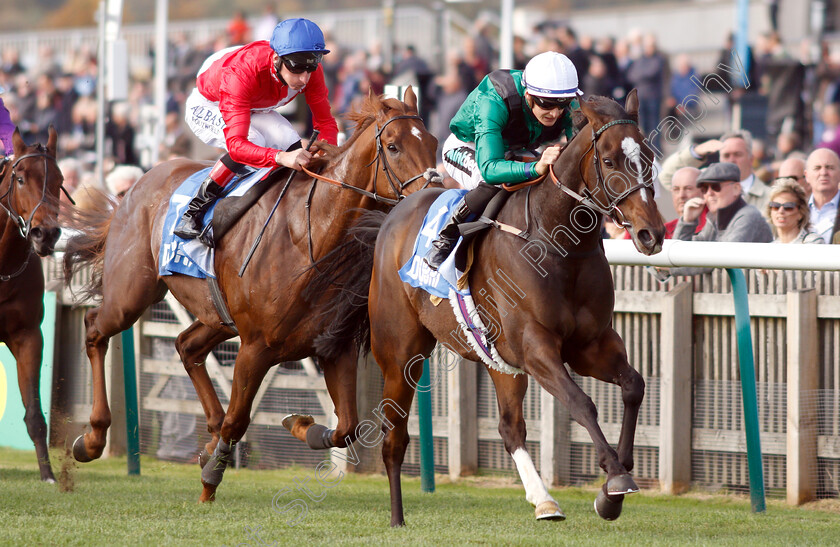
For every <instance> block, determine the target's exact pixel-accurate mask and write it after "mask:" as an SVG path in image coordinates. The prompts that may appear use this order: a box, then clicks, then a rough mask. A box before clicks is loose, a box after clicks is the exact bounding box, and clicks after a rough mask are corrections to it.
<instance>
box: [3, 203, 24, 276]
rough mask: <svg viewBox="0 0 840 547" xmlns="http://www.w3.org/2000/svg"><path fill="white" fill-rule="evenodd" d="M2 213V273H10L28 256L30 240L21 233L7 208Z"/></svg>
mask: <svg viewBox="0 0 840 547" xmlns="http://www.w3.org/2000/svg"><path fill="white" fill-rule="evenodd" d="M3 205H6V203H5V202H4V203H3ZM0 215H2V217H0V274H6V275H8V274H9V273H11V271H10V269H11V268H13V267H17V266H20V264H21V263H22V262H23V260H24V259H25V258H26V257H27V256H28V247H29V242H28V241H27V240H26V239H24V238H23V237H22V236H21V235H20V232H19V231H18V227H17V225H16V224H15V223H14V222H13V221H12V219H11V217H10V216H9V215H8V214H7V213H6V211H5V210H0Z"/></svg>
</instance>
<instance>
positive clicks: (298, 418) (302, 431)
mask: <svg viewBox="0 0 840 547" xmlns="http://www.w3.org/2000/svg"><path fill="white" fill-rule="evenodd" d="M282 423H283V427H285V428H286V429H288V430H289V433H291V434H292V437H294V438H295V439H297V440H299V441H303V442H306V430H307V429H309V426H310V425H312V424H314V423H315V418H313V417H312V416H309V415H307V414H289V415H288V416H286V417H285V418H283V422H282Z"/></svg>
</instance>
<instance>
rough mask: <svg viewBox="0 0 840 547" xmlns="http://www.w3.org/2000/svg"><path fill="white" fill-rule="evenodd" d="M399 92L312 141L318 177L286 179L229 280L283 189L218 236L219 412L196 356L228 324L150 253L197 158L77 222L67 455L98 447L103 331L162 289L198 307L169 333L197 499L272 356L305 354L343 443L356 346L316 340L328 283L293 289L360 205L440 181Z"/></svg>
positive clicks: (95, 451) (147, 179)
mask: <svg viewBox="0 0 840 547" xmlns="http://www.w3.org/2000/svg"><path fill="white" fill-rule="evenodd" d="M404 100H405V102H401V101H398V100H396V99H382V98H380V97H375V96H369V97H368V98H367V99H366V101H365V103H364V104H363V105H362V107H361V111H360V112H358V113H353V114H351V115H350V116H349V117H350V118H351V120H353V121H355V122H356V123H357V128H356V130H355V132H354V133H353V135H352V136H351V137H350V139H348V141H347V142H346V143H345V144H344V145H343V146H341V147H340V148H339V147H332V146H329V145H323V147H324V148H325V152H326V154H325V157H324V158H317V159H315V160H314V162H313V165H311V166H310V167H314V166H315V165H320V166H321V167H323V172H322V173H321V175H320V176H319V179H318V180H319V182H318V183H317V184H316V182H315V181H314V180H313V179H312V177H310V176H309V175H304V174H302V173H298V174H296V175H295V178H294V179H293V180H292V182H291V185H290V187H289V191H288V193H287V194H286V195H285V197H284V198H283V200H282V201H281V202H280V205H279V207H278V209H277V210H276V214H275V215H274V217H273V219H272V222H271V223H270V224H269V225H268V227H267V230H266V232H265V237H264V238H263V241H262V245H261V246H260V247H259V248H258V250H257V253H256V254H255V255H254V261H253V263H252V264H251V265H250V267H249V268H248V269H246V270H245V273H244V275H243V276H242V277H241V278H240V277H239V276H238V275H237V271H238V269H239V266H240V264H241V263H242V260H243V258H244V257H245V254H246V253H245V251H246V250H247V249H248V248H249V247H250V245H251V242H252V241H254V239H255V236H256V235H257V233H258V232H259V230H260V228H261V227H262V223H263V222H264V219H266V217H267V216H268V215H269V211H270V210H271V208H272V205H273V204H274V203H275V201H276V200H277V198H278V196H279V195H280V193H281V188H280V187H281V186H282V185H276V186H274V187H272V188H270V189H269V190H268V191H267V192H266V193H265V194H264V195H263V196H262V197H261V198H260V199H259V200H258V201H257V202H256V203H255V204H254V205H253V206H252V207H251V210H249V211H248V213H247V214H246V216H245V217H244V218H243V219H241V220H240V221H239V222H237V223H236V224H234V225H233V226H232V228H231V229H230V231H228V232H227V234H226V235H225V236H224V237H222V239H221V241H220V242H218V243H217V245H216V255H215V267H216V268H215V269H216V275H217V279H218V284H219V287H220V288H221V291H222V293H223V294H224V297H225V300H226V303H227V306H228V308H229V312H230V316H231V317H232V319H233V321H234V323H235V325H236V328H237V329H238V333H239V336H240V339H241V345H240V349H239V353H238V355H237V357H236V362H235V364H234V373H233V382H232V386H231V397H230V403H229V405H228V409H227V412H225V411H223V409H222V406H221V403H220V402H219V399H218V396H217V394H216V392H215V389H214V388H213V385H212V383H211V381H210V377H209V375H208V373H207V371H206V369H205V367H204V366H202V365H203V364H204V361H205V359H206V357H207V354H208V353H209V352H210V350H211V349H212V348H213V347H215V346H216V345H217V344H218V343H220V342H222V341H224V340H226V339H228V338H231V337H233V336H234V331H233V330H231V329H230V328H228V327H225V326H224V325H223V324H222V322H221V318H220V315H219V313H218V312H217V311H216V309H215V307H214V305H213V302H212V300H211V295H210V290H209V289H208V285H207V282H206V281H205V280H202V279H197V278H193V277H187V276H184V275H170V276H163V277H161V276H159V275H158V251H159V248H160V244H161V233H162V230H163V223H164V218H165V215H166V212H167V206H168V202H169V198H170V196H171V195H172V193H173V192H174V191H175V190H176V189H177V188H178V186H179V185H180V184H181V183H182V182H183V181H184V180H185V179H186V178H187V177H189V176H190V175H192V174H193V173H195V172H196V171H197V170H199V169H200V168H202V167H205V165H204V164H202V163H197V162H194V161H190V160H184V159H179V160H171V161H168V162H164V163H162V164H161V165H159V166H157V167H155V168H153V169H152V170H150V171H149V172H148V173H146V174H145V175H144V176H143V177H142V178H141V179H140V180H139V181H137V183H135V185H134V186H133V187H132V188H131V190H129V192H128V193H127V194H126V195H125V197H124V198H123V200H122V202H121V203H120V205H119V207H118V208H117V209H116V211H115V212H113V213H112V212H110V211H106V210H102V211H100V212H99V216H98V220H96V221H95V222H92V221H90V220H89V221H88V226H87V227H86V228H85V227H82V229H83V233H82V234H80V235H78V236H77V237H75V238H73V239H71V240H70V241H69V242H68V246H67V253H66V260H65V271H66V272H69V270H71V269H72V268H73V267H78V266H79V265H82V264H91V265H92V266H93V268H94V272H95V273H99V275H95V276H94V277H95V278H96V279H95V282H94V284H93V285H92V286H90V287H88V288H89V289H90V291H92V292H93V293H99V294H101V296H102V303H101V305H100V306H99V307H98V308H95V309H92V310H91V311H89V312H88V313H87V314H86V316H85V325H86V327H87V331H86V341H85V344H86V350H87V354H88V357H89V358H90V362H91V367H92V370H93V409H92V412H91V416H90V425H91V431H90V432H88V433H86V434H84V435H83V436H80V437H79V438H78V439H76V442H75V443H74V446H73V454H74V457H75V458H76V459H77V460H79V461H82V462H85V461H91V460H93V459H96V458H99V457H100V456H101V455H102V451H103V449H104V446H105V433H106V431H107V429H108V427H109V426H110V423H111V414H110V410H109V407H108V400H107V393H106V391H105V381H104V373H103V365H104V356H105V352H106V350H107V347H108V341H109V339H110V338H111V337H112V336H114V335H115V334H117V333H119V332H121V331H123V330H125V329H127V328H128V327H130V326H131V325H132V324H133V323H134V322H135V321H136V320H137V319H138V318H139V317H140V315H141V314H142V313H143V312H144V311H145V310H146V308H148V307H149V306H150V305H151V304H152V303H154V302H156V301H158V300H160V299H161V298H163V296H164V295H165V293H166V291H167V290H168V291H171V292H172V294H173V295H174V296H175V297H176V298H177V299H178V301H179V302H180V303H181V304H183V305H184V307H185V308H187V309H188V310H189V311H190V312H192V313H193V315H195V316H196V317H197V321H196V322H195V323H193V324H192V325H191V326H190V327H188V328H187V329H186V330H185V331H184V332H182V333H181V334H180V335H179V336H178V339H177V341H176V348H177V350H178V352H179V355H180V356H181V359H182V361H183V363H184V366H185V368H186V370H187V372H188V373H189V376H190V378H191V379H192V381H193V384H194V386H195V389H196V392H197V393H198V397H199V400H200V402H201V404H202V407H203V409H204V413H205V416H206V419H207V427H208V431H209V432H210V434H211V435H212V439H211V440H210V442H208V443H207V444H206V446H205V447H204V452H202V456H201V458H200V463H202V468H203V469H202V484H203V489H202V493H201V496H200V498H199V500H200V501H212V500H213V499H215V493H216V489H217V486H218V485H219V483H220V482H221V480H222V476H223V473H224V469H225V467H226V465H227V464H228V462H229V461H230V455H231V450H232V448H233V446H234V444H235V443H236V442H238V441H239V439H241V438H242V436H243V435H244V434H245V431H246V429H247V428H248V425H249V423H250V411H251V405H252V402H253V400H254V396H255V395H256V393H257V389H258V388H259V387H260V384H261V383H262V380H263V378H264V377H265V375H266V373H267V372H268V370H269V369H270V368H271V367H272V366H274V365H275V364H278V363H280V362H284V361H293V360H299V359H302V358H304V357H307V356H317V357H318V359H319V363H320V365H321V367H322V368H323V370H324V376H325V380H326V383H327V387H328V389H329V392H330V395H331V396H332V399H333V401H335V403H336V414H337V415H338V426H337V429H336V431H335V435H334V437H335V445H336V446H345V442H346V441H345V439H350V440H351V441H352V439H354V438H355V434H354V431H355V428H356V425H357V424H358V417H357V410H356V406H355V393H356V359H357V355H356V354H355V353H353V352H352V351H338V350H336V351H329V350H326V349H325V350H323V351H321V350H319V349H318V348H317V347H316V346H317V345H318V344H317V342H318V338H319V336H321V335H323V334H325V333H324V325H325V324H327V323H326V320H325V318H324V317H323V314H322V313H321V312H322V311H323V310H324V309H327V308H328V304H329V303H330V301H331V298H332V294H333V292H334V291H333V292H330V291H325V292H323V293H320V294H304V288H305V287H307V285H308V284H309V281H310V279H311V278H312V276H313V275H314V274H315V270H314V269H312V268H311V264H312V262H313V261H314V260H317V259H319V258H321V257H322V256H324V255H325V254H327V253H329V252H330V251H331V250H332V249H333V248H334V247H335V246H337V245H338V244H339V243H341V242H342V241H343V240H344V239H345V237H346V233H345V232H346V229H347V228H348V227H349V226H351V225H352V224H353V222H354V221H355V219H356V218H357V217H358V216H359V215H360V214H361V212H362V211H363V210H364V209H372V208H380V209H381V208H384V207H391V206H393V205H395V204H396V203H397V201H398V200H400V199H402V197H403V192H405V193H408V192H411V191H415V190H418V189H420V188H421V187H425V186H427V185H428V184H430V183H431V182H433V181H434V182H435V183H436V184H437V183H439V182H440V181H439V180H438V179H439V178H440V177H439V175H437V173H435V172H434V170H433V168H434V167H435V151H436V148H437V139H436V138H435V137H434V136H432V135H431V134H430V133H429V132H428V131H427V130H426V128H425V126H424V124H423V122H422V120H421V119H420V117H419V116H418V114H417V98H416V95H415V94H414V92H413V91H412V90H411V89H410V88H409V89H408V90H407V91H406V93H405V99H404ZM336 179H337V180H336ZM308 181H312V184H311V185H310V184H308ZM320 181H331V182H332V184H324V183H322V182H320ZM363 315H366V310H363Z"/></svg>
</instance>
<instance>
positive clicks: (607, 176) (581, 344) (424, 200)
mask: <svg viewBox="0 0 840 547" xmlns="http://www.w3.org/2000/svg"><path fill="white" fill-rule="evenodd" d="M581 111H582V113H583V115H585V117H586V120H587V124H586V125H585V126H584V127H583V128H582V129H581V131H580V132H579V133H578V134H577V135H576V136H575V138H573V139H572V140H571V142H570V143H569V144H568V145H567V147H566V148H565V150H564V151H563V153H562V154H561V156H560V158H559V159H558V161H557V162H556V163H555V165H554V166H553V167H552V179H553V183H552V181H548V180H546V181H544V182H542V183H541V184H538V185H535V186H531V187H530V188H528V189H519V190H517V191H516V192H515V193H513V194H512V195H511V196H510V197H509V198H508V200H507V202H506V203H505V205H504V207H503V208H502V210H501V211H500V213H499V215H498V217H497V220H498V224H495V225H494V226H495V227H503V228H505V230H504V231H503V230H498V229H491V230H489V231H486V232H484V233H483V234H481V235H480V236H479V237H478V238H477V239H476V240H475V248H474V251H475V260H474V262H473V264H472V268H471V269H470V270H469V283H470V287H471V292H472V294H473V296H474V297H475V301H476V309H477V310H480V312H479V315H480V316H481V319H482V320H483V322H484V323H485V324H489V325H492V326H494V329H493V331H492V335H493V336H492V337H493V338H494V339H495V340H494V343H495V346H496V349H497V350H498V353H499V354H500V356H501V357H502V358H503V359H504V360H505V361H506V363H508V364H510V365H512V366H514V367H518V368H519V369H521V371H524V372H525V373H527V374H530V375H531V376H533V377H534V378H535V379H536V380H537V382H538V383H539V384H540V385H541V386H542V387H543V388H544V389H546V390H547V391H548V392H549V393H551V394H552V395H553V396H554V397H556V398H557V399H559V400H560V401H561V402H562V403H563V404H565V405H566V407H567V408H568V409H569V412H570V414H571V416H572V418H574V419H575V420H576V421H577V422H578V423H579V424H581V425H582V426H583V427H585V428H586V430H587V431H588V432H589V434H590V436H591V438H592V441H593V443H594V444H595V448H596V450H597V454H598V462H599V464H600V466H601V468H602V469H603V470H604V471H605V472H606V474H607V480H606V483H605V485H604V487H603V489H602V490H601V492H599V495H598V497H597V499H596V503H595V505H596V511H597V512H598V514H599V515H601V516H602V517H603V518H606V519H614V518H616V517H618V515H619V513H620V511H621V504H622V502H623V499H624V494H629V493H633V492H637V491H638V487H637V486H636V484H635V482H634V481H633V479H632V477H631V476H630V471H631V470H632V469H633V440H634V435H635V427H636V419H637V416H638V411H639V406H640V404H641V402H642V398H643V396H644V380H643V379H642V377H641V375H640V374H639V373H638V372H636V371H635V370H634V369H633V368H632V367H631V366H630V364H629V363H628V361H627V352H626V349H625V347H624V343H623V342H622V340H621V338H620V337H619V335H618V334H617V333H616V331H615V330H614V329H613V327H612V314H613V304H614V301H615V295H614V292H613V285H612V278H611V274H610V269H609V264H608V262H607V259H606V257H605V255H604V251H603V246H602V245H601V242H600V238H601V236H600V230H599V228H600V225H601V223H600V218H601V215H602V214H603V215H608V216H609V217H611V218H612V219H613V220H615V221H616V222H617V223H620V224H622V225H624V226H625V227H626V228H627V229H628V231H629V233H630V234H631V236H632V239H633V241H634V243H635V245H636V247H637V248H638V249H639V251H641V252H643V253H645V254H654V253H657V252H659V251H660V250H661V248H662V240H663V238H664V235H665V227H664V225H663V222H662V217H661V215H660V214H659V211H658V209H657V207H656V204H655V202H654V199H653V198H654V192H653V183H652V176H651V170H650V169H649V167H650V166H651V165H652V160H653V154H652V152H651V151H650V149H649V148H648V146H647V144H646V143H645V142H644V139H643V136H642V133H641V132H640V131H639V128H638V99H637V96H636V92H635V90H633V91H632V92H631V93H630V94H629V95H628V97H627V106H626V111H625V109H623V108H622V107H621V106H619V105H618V104H617V103H615V102H614V101H612V100H610V99H605V98H600V97H596V98H592V99H590V100H588V101H583V102H582V103H581ZM646 167H647V168H646ZM439 195H440V191H439V190H427V191H424V192H418V193H415V194H414V195H412V196H410V197H408V198H407V199H406V200H404V201H403V202H402V203H400V204H399V205H398V206H397V207H395V208H394V210H393V211H392V212H391V213H390V214H389V215H388V216H387V218H384V220H383V217H382V215H379V217H378V222H379V223H380V224H381V226H379V227H378V235H377V236H376V244H375V249H374V250H373V257H372V259H373V270H372V272H371V273H370V275H371V280H370V291H369V299H368V311H369V321H370V324H369V328H370V344H371V349H372V351H373V355H374V357H375V358H376V361H377V363H379V366H380V367H381V368H382V371H383V375H384V378H385V389H384V399H383V400H387V401H388V402H389V404H387V405H383V407H384V409H385V412H384V417H383V420H384V422H383V423H385V422H387V424H388V427H387V428H385V427H383V432H384V433H385V440H384V443H383V446H382V456H383V460H384V462H385V467H386V470H387V473H388V479H389V482H390V485H391V525H392V526H401V525H403V524H404V518H403V504H402V493H401V487H400V469H401V466H402V462H403V458H404V456H405V451H406V446H407V445H408V441H409V437H408V410H409V409H410V408H411V402H412V399H413V397H414V391H415V388H416V386H417V384H418V382H419V380H420V374H421V367H417V366H412V365H413V364H415V363H417V362H419V361H420V359H422V357H423V356H428V355H429V354H430V352H431V351H432V349H433V348H434V346H435V343H436V341H440V342H441V343H445V344H446V345H447V346H448V347H449V348H450V349H453V350H454V351H456V352H457V353H459V354H460V355H461V356H462V357H464V358H466V359H469V360H472V361H478V360H479V357H478V355H477V354H476V352H475V351H474V350H473V349H472V348H471V347H470V346H468V345H467V344H465V343H464V342H463V341H461V340H460V339H459V338H460V333H461V330H460V327H459V326H458V324H457V323H456V320H455V318H454V316H453V312H452V309H451V307H450V306H449V305H446V304H441V305H439V306H435V305H434V304H433V303H432V302H431V301H430V299H429V294H428V293H426V292H425V291H424V290H423V289H419V288H414V287H411V286H409V285H408V284H407V283H404V282H403V281H402V280H401V279H400V277H399V275H398V273H397V272H398V270H399V269H400V268H401V267H402V266H403V265H404V264H406V262H407V261H408V260H409V258H410V257H411V254H412V251H413V247H414V242H415V239H416V237H417V235H418V232H419V230H420V227H421V225H422V224H423V219H424V216H425V215H426V212H427V211H428V209H429V207H430V206H431V204H432V202H434V200H435V199H436V198H437V197H438V196H439ZM595 211H597V212H598V213H600V214H597V215H596V213H595ZM366 220H367V221H368V223H369V224H374V225H375V224H376V219H374V218H373V215H369V217H367V218H366ZM504 225H506V226H504ZM511 227H513V228H514V229H511ZM376 229H377V227H376V226H374V227H373V228H369V230H370V231H373V232H375V231H376ZM509 232H513V233H509ZM517 233H518V234H517ZM368 252H370V249H369V250H368ZM359 262H360V263H363V262H365V261H364V260H362V259H359ZM363 273H364V272H363V271H362V270H361V269H360V271H359V274H360V275H361V274H363ZM453 333H458V334H457V335H456V336H453ZM564 363H568V366H569V367H570V368H571V369H572V370H573V371H575V372H576V373H578V374H580V375H582V376H591V377H594V378H597V379H599V380H602V381H604V382H609V383H613V384H617V385H618V386H620V387H621V393H622V399H623V402H624V420H623V423H622V429H621V436H620V439H619V442H618V450H617V451H616V450H615V449H613V448H612V447H611V446H610V445H609V444H608V443H607V440H606V438H605V437H604V434H603V432H602V431H601V429H600V428H599V426H598V422H597V412H596V409H595V405H594V404H593V402H592V400H591V399H590V398H589V397H588V396H587V395H586V394H585V393H584V392H583V391H582V390H581V388H580V387H579V386H578V385H577V384H576V383H575V382H574V380H573V379H572V377H571V375H570V373H569V371H568V370H567V369H566V366H565V365H564ZM488 370H489V372H490V375H491V377H492V379H493V383H494V386H495V389H496V395H497V398H498V404H499V411H500V413H499V414H500V424H499V432H500V434H501V437H502V439H503V440H504V443H505V448H506V449H507V451H508V452H509V453H510V454H511V456H512V457H513V459H514V462H515V463H516V466H517V469H518V471H519V473H520V476H521V478H522V482H523V485H524V487H525V490H526V499H527V500H528V501H529V502H531V503H532V504H534V505H535V506H536V510H535V511H536V515H537V518H549V519H562V518H565V515H563V513H562V511H561V510H560V507H559V505H558V504H557V502H556V501H555V500H554V499H553V498H552V497H551V495H550V494H549V493H548V490H547V489H546V487H545V485H544V484H543V483H542V480H541V479H540V476H539V474H538V473H537V470H536V468H535V467H534V464H533V462H532V460H531V457H530V456H529V455H528V452H527V450H526V448H525V420H524V418H523V408H522V401H523V399H524V396H525V391H526V389H527V385H528V384H527V377H526V376H525V375H524V374H521V375H516V376H512V375H508V374H503V373H501V372H497V371H496V370H494V369H491V368H488ZM311 427H312V426H310V428H311ZM318 427H323V426H318ZM307 433H309V432H307ZM299 436H300V435H299ZM307 436H308V435H307Z"/></svg>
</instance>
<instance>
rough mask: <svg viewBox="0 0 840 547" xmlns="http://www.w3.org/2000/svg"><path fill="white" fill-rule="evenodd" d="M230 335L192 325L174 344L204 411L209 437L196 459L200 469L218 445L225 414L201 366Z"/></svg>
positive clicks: (200, 324)
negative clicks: (213, 350)
mask: <svg viewBox="0 0 840 547" xmlns="http://www.w3.org/2000/svg"><path fill="white" fill-rule="evenodd" d="M231 336H232V335H231V334H229V333H228V332H225V331H222V330H218V329H214V328H211V327H208V326H207V325H205V324H203V323H201V322H199V321H196V322H195V323H193V324H192V325H190V326H189V327H187V330H185V331H184V332H182V333H181V334H179V335H178V338H177V340H175V349H176V350H177V351H178V355H179V356H180V357H181V362H182V363H183V364H184V368H185V369H186V371H187V374H189V375H190V380H192V383H193V386H194V387H195V392H196V393H197V394H198V400H199V401H201V408H202V409H204V417H205V418H206V420H207V431H208V432H209V433H210V435H211V438H210V441H209V442H208V443H207V444H205V445H204V449H203V450H202V451H201V454H200V455H199V458H198V461H199V464H200V465H201V466H202V467H204V465H205V464H206V463H207V461H208V460H209V459H210V455H211V454H212V453H213V451H214V450H215V449H216V445H217V444H218V442H219V432H220V431H221V429H222V420H224V418H225V411H224V409H223V408H222V403H221V402H220V401H219V396H218V394H217V393H216V389H215V388H214V387H213V382H212V381H211V380H210V375H209V374H207V368H206V367H205V366H204V364H205V362H206V361H207V355H208V354H209V353H210V351H211V350H212V349H213V348H214V347H216V345H218V344H220V343H221V342H224V341H225V340H227V339H228V338H230V337H231Z"/></svg>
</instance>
